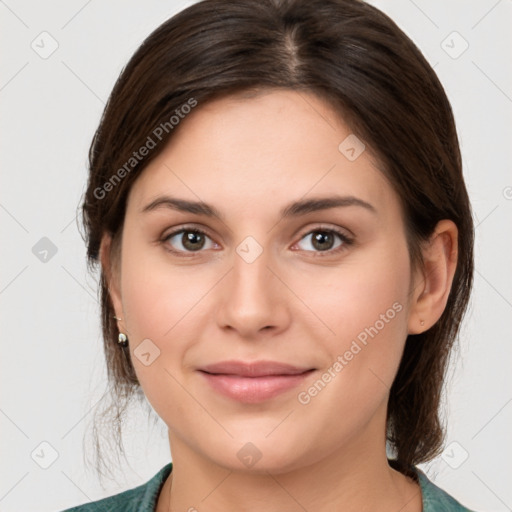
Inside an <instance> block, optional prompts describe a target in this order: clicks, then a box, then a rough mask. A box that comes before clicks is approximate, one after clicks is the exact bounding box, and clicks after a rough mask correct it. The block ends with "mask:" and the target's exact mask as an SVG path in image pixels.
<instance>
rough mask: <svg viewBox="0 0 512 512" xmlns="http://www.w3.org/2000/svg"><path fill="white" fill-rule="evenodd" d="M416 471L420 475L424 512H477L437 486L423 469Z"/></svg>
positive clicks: (416, 469)
mask: <svg viewBox="0 0 512 512" xmlns="http://www.w3.org/2000/svg"><path fill="white" fill-rule="evenodd" d="M414 469H415V471H416V472H417V474H418V478H419V483H420V486H421V492H422V494H423V512H475V511H472V510H470V509H469V508H466V507H465V506H464V505H462V504H461V503H460V502H458V501H457V500H456V499H455V498H454V497H453V496H450V495H449V494H448V493H447V492H446V491H444V490H443V489H441V488H440V487H438V486H437V485H435V484H434V482H432V481H431V480H429V478H428V477H427V475H426V474H425V473H424V472H423V471H421V469H419V468H417V467H414Z"/></svg>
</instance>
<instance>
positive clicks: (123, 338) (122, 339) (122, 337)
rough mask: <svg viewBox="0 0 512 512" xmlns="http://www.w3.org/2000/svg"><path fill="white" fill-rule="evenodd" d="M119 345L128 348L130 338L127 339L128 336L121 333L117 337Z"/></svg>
mask: <svg viewBox="0 0 512 512" xmlns="http://www.w3.org/2000/svg"><path fill="white" fill-rule="evenodd" d="M117 343H119V345H121V346H122V347H127V346H128V338H127V336H126V334H124V333H122V332H120V333H119V336H118V337H117Z"/></svg>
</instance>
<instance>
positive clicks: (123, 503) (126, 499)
mask: <svg viewBox="0 0 512 512" xmlns="http://www.w3.org/2000/svg"><path fill="white" fill-rule="evenodd" d="M171 471H172V462H169V463H168V464H166V465H165V466H164V467H163V468H162V469H161V470H160V471H159V472H158V473H157V474H156V475H155V476H153V477H152V478H151V479H150V480H148V481H147V482H146V483H145V484H142V485H139V486H138V487H134V488H133V489H129V490H127V491H124V492H121V493H119V494H115V495H114V496H109V497H108V498H103V499H101V500H98V501H91V502H89V503H84V504H83V505H78V506H76V507H72V508H68V509H66V510H63V511H62V512H105V511H107V510H108V511H109V512H117V511H119V512H121V511H122V512H146V511H147V512H153V511H154V509H155V506H156V501H157V498H158V494H159V492H160V488H161V486H162V484H163V482H164V481H165V479H166V478H167V477H168V476H169V474H170V473H171Z"/></svg>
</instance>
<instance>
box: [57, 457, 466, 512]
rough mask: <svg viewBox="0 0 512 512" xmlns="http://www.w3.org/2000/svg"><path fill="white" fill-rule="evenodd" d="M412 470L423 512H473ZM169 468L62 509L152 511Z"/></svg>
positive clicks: (113, 511)
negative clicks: (124, 488)
mask: <svg viewBox="0 0 512 512" xmlns="http://www.w3.org/2000/svg"><path fill="white" fill-rule="evenodd" d="M414 469H415V471H416V472H417V474H418V477H419V482H420V486H421V492H422V494H423V512H473V511H471V510H469V509H468V508H466V507H464V506H463V505H461V504H460V503H459V502H458V501H457V500H455V499H454V498H453V497H452V496H450V495H449V494H448V493H446V492H445V491H443V490H442V489H441V488H440V487H437V486H436V485H435V484H434V483H433V482H431V481H430V480H429V479H428V478H427V475H425V473H423V471H421V469H419V468H417V467H415V466H414ZM171 471H172V462H169V463H168V464H167V465H166V466H164V467H163V468H162V469H161V470H160V471H159V472H158V473H157V474H156V475H155V476H154V477H153V478H151V480H149V481H148V482H146V483H145V484H143V485H139V486H138V487H135V488H133V489H130V490H128V491H124V492H121V493H119V494H115V495H114V496H110V497H109V498H103V499H101V500H99V501H93V502H91V503H86V504H84V505H78V506H77V507H73V508H69V509H66V510H63V511H62V512H154V510H155V507H156V502H157V500H158V495H159V494H160V489H161V487H162V485H163V483H164V482H165V479H166V478H167V477H168V476H169V474H170V473H171Z"/></svg>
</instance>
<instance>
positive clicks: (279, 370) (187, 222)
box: [69, 0, 473, 512]
mask: <svg viewBox="0 0 512 512" xmlns="http://www.w3.org/2000/svg"><path fill="white" fill-rule="evenodd" d="M83 212H84V223H85V228H86V234H87V243H88V257H89V261H90V263H91V264H92V265H94V264H100V265H101V293H102V323H103V334H104V340H105V351H106V359H107V365H108V371H109V379H110V380H111V382H112V384H113V387H114V390H115V393H116V394H117V396H118V397H119V403H120V404H122V403H123V400H126V399H127V398H129V397H131V396H133V395H134V394H136V393H137V392H139V394H140V392H141V391H142V392H143V394H144V395H145V397H146V398H147V400H148V401H149V403H150V404H151V405H152V407H153V408H154V410H155V411H156V412H157V413H158V415H159V416H160V417H161V418H162V420H163V421H164V422H165V423H166V425H167V426H168V436H169V443H170V448H171V453H172V463H169V464H167V465H166V466H165V467H164V468H162V469H161V470H160V471H159V472H158V473H157V474H156V475H155V476H154V477H153V478H152V479H151V480H150V481H149V482H147V483H146V484H144V485H142V486H140V487H138V488H135V489H131V490H128V491H126V492H123V493H120V494H118V495H116V496H113V497H110V498H106V499H104V500H100V501H98V502H94V503H89V504H85V505H82V506H79V507H75V508H73V509H69V510H76V511H79V510H83V511H87V510H104V509H108V510H144V511H150V510H151V511H152V510H156V511H157V512H163V511H168V510H169V511H170V510H172V511H176V510H208V511H216V510H247V511H252V510H261V509H265V510H267V511H270V510H280V511H282V510H286V511H296V510H297V511H298V510H309V511H313V510H314V511H327V510H353V511H356V510H358V511H360V510H383V511H387V510H389V511H396V510H400V511H402V512H420V511H422V510H423V511H424V512H430V511H438V510H449V511H452V510H453V511H455V510H468V509H467V508H465V507H464V506H463V505H461V504H460V502H458V501H457V500H456V499H455V498H454V497H451V496H449V495H448V494H447V493H446V492H445V491H443V490H442V489H440V488H438V487H436V486H435V485H434V484H433V483H432V482H431V481H429V479H428V478H427V476H426V475H425V474H424V473H423V472H422V471H421V470H419V469H418V468H417V467H416V465H417V464H419V463H422V462H426V461H428V460H431V459H432V458H434V457H435V456H437V455H439V454H440V452H441V451H442V445H443V441H444V431H443V429H442V426H441V423H440V420H439V405H440V393H441V389H442V386H443V379H444V375H445V370H446V365H447V362H448V357H449V354H450V349H451V347H452V346H453V344H454V342H455V340H456V335H457V333H458V329H459V325H460V323H461V320H462V318H463V315H464V312H465V310H466V306H467V303H468V299H469V294H470V289H471V285H472V276H473V224H472V219H471V209H470V204H469V199H468V195H467V191H466V188H465V184H464V180H463V175H462V169H461V157H460V150H459V145H458V139H457V134H456V130H455V125H454V120H453V115H452V111H451V108H450V104H449V102H448V100H447V98H446V95H445V93H444V91H443V88H442V86H441V84H440V83H439V81H438V79H437V77H436V75H435V73H434V72H433V70H432V69H431V67H430V66H429V65H428V63H427V62H426V60H425V59H424V57H423V56H422V55H421V53H420V52H419V50H418V49H417V48H416V47H415V46H414V44H413V43H412V42H411V41H410V40H409V39H408V38H407V36H406V35H405V34H404V33H403V32H402V31H401V30H400V29H399V28H398V27H397V26H396V25H395V24H394V23H393V22H392V21H391V20H390V19H389V18H388V17H387V16H385V15H384V14H383V13H381V12H380V11H378V10H377V9H375V8H374V7H371V6H369V5H367V4H365V3H363V2H361V1H358V0H327V1H326V0H321V1H320V0H317V1H306V0H282V1H281V0H268V1H266V2H253V1H251V0H243V1H237V2H232V1H228V0H206V1H203V2H199V3H197V4H194V5H192V6H191V7H189V8H187V9H185V10H183V11H182V12H180V13H179V14H177V15H176V16H174V17H173V18H171V19H170V20H168V21H167V22H165V23H164V24H163V25H162V26H160V27H159V28H158V29H157V30H156V31H155V32H154V33H153V34H151V35H150V36H149V37H148V38H147V40H146V41H145V42H144V43H143V44H142V46H141V47H140V48H139V49H138V51H137V52H136V53H135V55H134V56H133V58H132V59H131V60H130V62H129V63H128V65H127V66H126V68H125V69H124V71H123V72H122V74H121V76H120V78H119V80H118V82H117V83H116V85H115V87H114V90H113V92H112V94H111V97H110V99H109V102H108V104H107V107H106V109H105V112H104V115H103V118H102V120H101V123H100V126H99V128H98V130H97V132H96V134H95V137H94V141H93V143H92V146H91V151H90V176H89V183H88V189H87V192H86V196H85V200H84V205H83Z"/></svg>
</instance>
